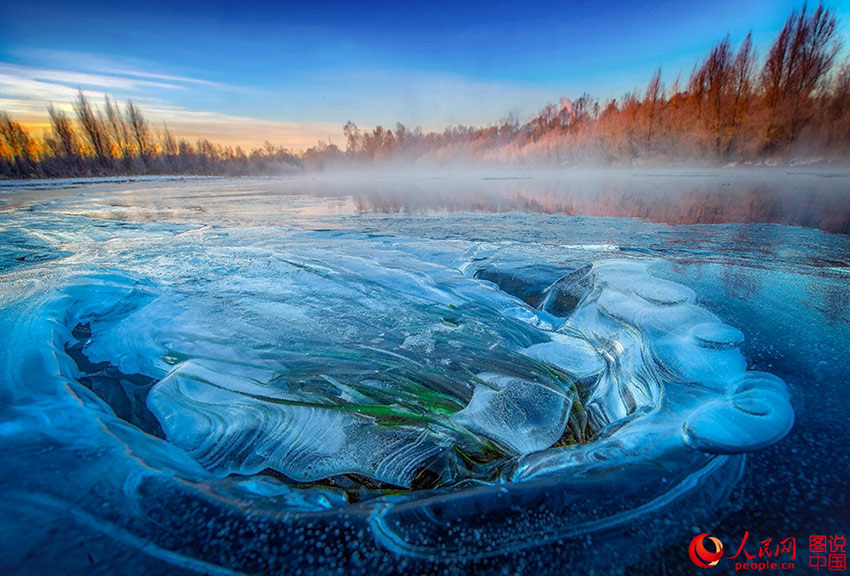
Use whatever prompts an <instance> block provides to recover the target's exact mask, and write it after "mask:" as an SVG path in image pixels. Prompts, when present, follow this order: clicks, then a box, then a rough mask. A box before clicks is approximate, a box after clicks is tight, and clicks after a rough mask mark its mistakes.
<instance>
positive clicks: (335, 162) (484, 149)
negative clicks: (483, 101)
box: [0, 4, 850, 178]
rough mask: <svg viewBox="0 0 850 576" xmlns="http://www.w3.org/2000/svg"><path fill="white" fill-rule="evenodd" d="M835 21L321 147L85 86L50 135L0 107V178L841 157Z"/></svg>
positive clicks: (841, 87)
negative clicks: (615, 84) (188, 134)
mask: <svg viewBox="0 0 850 576" xmlns="http://www.w3.org/2000/svg"><path fill="white" fill-rule="evenodd" d="M840 50H841V39H840V37H839V36H838V33H837V27H836V18H835V15H834V13H833V12H832V11H830V10H829V9H827V8H825V7H824V6H823V5H822V4H821V5H818V7H817V8H816V9H815V10H814V11H812V12H810V11H808V9H807V6H806V5H805V4H804V5H803V7H802V9H800V10H798V11H794V12H793V13H792V14H791V15H790V16H789V17H788V19H787V20H786V22H785V25H784V27H783V28H782V30H781V31H780V32H779V34H778V36H777V37H776V39H775V40H774V41H773V43H772V44H771V45H770V46H769V48H768V50H767V52H766V54H765V56H764V58H763V59H760V58H759V56H758V53H757V49H756V47H755V46H754V45H753V42H752V37H751V36H750V35H748V36H747V37H746V38H745V39H744V40H743V41H742V42H741V44H740V45H738V46H736V47H733V46H732V44H731V42H730V40H729V37H728V36H727V37H726V38H724V39H722V40H721V41H720V42H718V43H717V45H715V46H714V47H713V48H712V49H711V51H710V52H709V54H708V55H707V56H706V57H705V58H704V59H703V60H702V61H701V62H699V63H698V64H697V65H696V66H694V69H693V71H692V72H691V74H690V77H689V78H688V79H687V81H686V82H685V81H682V80H681V78H677V79H676V80H675V82H674V83H673V84H672V86H670V87H666V86H665V85H664V84H663V83H662V81H661V69H660V68H658V69H657V70H656V71H655V73H654V74H653V76H652V78H651V79H650V81H649V84H648V85H647V87H646V89H645V90H644V91H643V92H642V93H637V92H631V93H627V94H626V95H624V96H623V97H621V98H619V99H612V100H609V101H606V102H600V101H599V100H598V99H596V98H594V97H592V96H590V95H589V94H586V93H585V94H583V95H581V96H580V97H579V98H577V99H575V100H574V101H571V100H568V99H566V98H562V99H561V101H560V103H559V104H558V105H555V104H547V105H546V106H544V107H543V109H541V110H540V112H539V113H538V114H536V115H535V117H534V118H532V119H531V120H530V121H529V122H527V123H524V124H522V123H520V122H519V120H518V119H517V118H516V116H513V115H512V116H508V117H507V118H505V119H503V120H501V121H499V122H497V123H494V124H492V125H490V126H485V127H469V126H452V127H449V128H446V129H445V130H444V131H442V132H427V133H426V132H424V131H423V130H422V129H421V128H415V129H409V128H407V127H406V126H404V125H403V124H401V123H397V124H396V125H395V127H394V128H393V129H386V128H384V127H382V126H377V127H375V128H373V129H371V130H361V129H360V128H359V127H358V126H357V125H356V124H354V123H353V122H348V123H347V124H346V125H345V126H344V127H343V132H344V134H345V139H346V142H345V149H341V148H339V147H338V146H336V145H335V144H333V143H329V142H319V143H318V144H316V145H315V146H313V147H311V148H309V149H308V150H306V151H305V152H303V153H302V154H300V156H299V155H296V154H294V153H292V152H290V151H289V150H287V149H285V148H282V147H280V146H273V145H272V144H270V143H268V142H267V143H266V144H265V146H263V147H262V148H259V149H255V150H251V151H250V152H248V153H246V152H245V151H243V150H242V149H241V148H240V147H235V148H234V147H231V146H221V145H219V144H215V143H212V142H210V141H208V140H206V139H199V140H197V141H195V142H191V141H189V140H186V139H182V138H181V139H176V138H174V137H173V136H172V135H171V133H170V132H169V130H168V127H167V126H165V125H163V128H162V130H159V131H157V130H154V129H153V128H152V127H151V125H150V124H149V123H148V121H147V120H146V119H145V117H144V115H143V114H142V112H141V110H140V109H139V108H138V106H136V105H134V104H133V103H132V102H128V103H127V104H126V105H125V106H124V107H123V108H122V107H121V106H120V105H119V104H118V103H117V102H116V101H115V100H114V99H112V100H111V99H110V98H109V97H108V96H107V97H106V98H105V101H104V107H103V109H101V108H99V107H98V106H96V105H94V104H93V103H92V102H90V101H89V100H88V99H87V98H86V96H85V95H84V94H83V93H82V92H80V93H79V94H78V96H77V99H76V100H75V102H74V103H73V111H74V118H72V117H71V116H70V115H69V114H67V113H65V112H63V111H61V110H57V109H55V108H54V107H53V106H50V107H49V109H48V116H49V119H50V131H49V133H48V134H47V135H46V136H45V137H44V138H42V139H35V138H33V137H31V136H30V135H29V133H28V132H27V131H26V130H25V129H24V128H23V126H22V125H21V124H19V123H17V122H14V121H13V120H12V119H11V118H9V117H8V115H6V114H4V113H2V112H0V177H4V176H5V177H13V178H26V177H63V176H94V175H116V174H227V175H248V174H269V173H280V172H281V171H287V170H300V169H302V168H304V169H308V170H322V169H325V168H331V167H340V166H343V167H344V166H355V165H372V164H391V163H405V164H406V163H410V162H414V163H416V162H421V163H427V164H447V163H463V162H471V161H474V162H484V163H488V162H489V163H494V164H509V165H510V164H514V165H524V164H527V165H555V166H562V165H571V164H600V165H635V164H642V163H652V164H676V163H685V162H688V163H693V162H697V163H709V164H717V163H723V164H725V163H756V162H762V161H788V160H792V159H794V158H806V159H818V158H820V159H824V160H831V159H839V160H846V159H847V158H848V157H850V58H848V59H845V60H844V62H843V63H839V62H837V58H838V54H839V53H840Z"/></svg>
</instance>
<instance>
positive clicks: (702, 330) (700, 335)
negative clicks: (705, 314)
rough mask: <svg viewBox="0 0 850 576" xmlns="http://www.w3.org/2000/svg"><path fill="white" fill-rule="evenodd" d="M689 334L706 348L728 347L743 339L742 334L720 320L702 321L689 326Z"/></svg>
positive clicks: (737, 343)
mask: <svg viewBox="0 0 850 576" xmlns="http://www.w3.org/2000/svg"><path fill="white" fill-rule="evenodd" d="M691 334H693V336H694V338H696V339H697V340H698V341H699V344H700V346H703V347H706V348H729V347H733V346H737V345H739V344H740V343H741V342H743V341H744V334H743V333H742V332H741V331H740V330H738V329H737V328H735V327H733V326H729V325H728V324H723V323H720V322H704V323H702V324H697V325H696V326H694V327H693V328H691Z"/></svg>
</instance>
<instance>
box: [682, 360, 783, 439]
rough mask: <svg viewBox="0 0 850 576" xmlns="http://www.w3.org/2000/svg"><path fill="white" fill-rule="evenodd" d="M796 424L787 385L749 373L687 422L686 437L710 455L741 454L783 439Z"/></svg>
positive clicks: (707, 403) (694, 413)
mask: <svg viewBox="0 0 850 576" xmlns="http://www.w3.org/2000/svg"><path fill="white" fill-rule="evenodd" d="M793 423H794V412H793V411H792V409H791V405H790V404H789V402H788V392H787V391H786V389H785V384H784V383H783V382H782V381H781V380H780V379H779V378H776V377H775V376H772V375H770V374H765V373H763V372H748V373H747V374H745V375H744V376H743V377H742V378H741V380H740V383H739V384H737V385H736V386H735V387H734V388H733V389H732V390H731V392H730V393H729V394H728V395H727V396H724V397H722V398H716V399H714V400H711V401H709V402H706V403H705V404H703V405H702V406H700V407H699V408H697V409H696V410H694V411H693V412H692V413H691V414H690V415H689V416H688V418H687V420H686V421H685V425H684V433H685V440H686V441H687V442H688V444H690V445H691V446H693V447H694V448H697V449H698V450H702V451H703V452H708V453H710V454H741V453H744V452H752V451H753V450H758V449H760V448H764V447H765V446H769V445H771V444H773V443H775V442H776V441H778V440H779V439H781V438H782V437H783V436H785V434H787V433H788V431H789V430H790V429H791V426H792V425H793Z"/></svg>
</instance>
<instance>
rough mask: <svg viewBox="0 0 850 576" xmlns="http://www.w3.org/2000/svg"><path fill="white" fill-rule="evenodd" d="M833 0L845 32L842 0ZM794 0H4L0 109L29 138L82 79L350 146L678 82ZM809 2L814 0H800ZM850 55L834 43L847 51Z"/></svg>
mask: <svg viewBox="0 0 850 576" xmlns="http://www.w3.org/2000/svg"><path fill="white" fill-rule="evenodd" d="M826 5H827V7H829V8H831V9H833V10H834V11H835V12H836V14H837V15H838V17H839V30H840V33H841V35H842V36H843V37H844V38H845V39H846V40H848V41H850V33H848V32H850V26H848V21H850V0H838V1H834V2H833V3H832V4H830V3H827V4H826ZM801 6H802V2H801V1H796V0H793V1H792V0H747V1H746V2H742V1H740V0H716V1H711V2H706V1H705V0H701V1H690V0H675V1H670V0H659V1H656V2H652V3H648V2H625V1H616V0H612V1H608V2H585V1H576V0H560V1H557V0H549V1H547V2H536V1H524V2H505V1H502V0H490V1H487V2H483V1H481V2H460V1H457V2H445V1H443V0H431V1H427V2H415V3H414V2H410V3H405V2H401V1H394V2H351V1H350V2H341V3H333V2H322V1H306V2H304V1H302V2H298V3H291V2H287V1H278V2H269V3H268V4H265V3H253V2H250V1H243V2H220V1H216V0H208V1H205V2H193V1H188V2H179V1H174V0H171V1H170V2H165V1H159V0H156V1H152V2H145V3H133V2H115V1H114V0H113V1H111V2H74V1H72V0H64V1H42V0H26V1H21V0H14V1H8V0H0V111H5V112H7V113H8V114H9V115H10V116H12V118H13V119H16V120H19V121H22V122H24V123H25V124H27V125H28V126H29V127H30V129H32V130H34V131H35V132H36V133H39V132H40V131H41V129H43V128H44V127H46V121H47V118H46V107H47V105H48V104H50V103H53V104H54V105H55V106H56V107H57V108H63V109H66V110H69V111H70V110H71V102H72V100H73V99H74V97H75V95H76V93H77V91H78V90H83V91H84V92H85V93H86V94H87V95H89V96H91V97H92V98H94V99H96V101H97V102H102V100H103V95H104V93H109V95H110V96H113V97H115V98H117V99H118V100H119V101H126V100H132V101H133V102H135V103H136V104H138V105H140V107H141V108H142V110H143V112H144V113H145V115H146V117H147V118H148V119H149V120H151V121H152V122H153V123H155V124H156V125H157V126H160V125H161V124H162V123H163V122H165V123H167V124H168V126H169V129H170V130H171V131H172V132H174V133H175V134H178V135H181V136H185V137H190V138H194V137H206V138H209V139H210V140H213V141H217V142H221V143H225V144H234V145H235V144H240V145H243V146H246V147H248V148H250V147H252V146H259V145H261V144H262V142H263V141H265V140H269V141H271V142H273V143H275V144H281V145H284V146H287V147H289V148H292V149H294V150H299V149H301V150H303V149H305V148H307V147H309V146H311V145H313V144H314V143H316V141H317V140H325V141H332V142H333V143H336V144H337V145H340V146H343V144H344V138H343V135H342V125H343V124H344V123H345V122H346V121H349V120H351V121H353V122H355V123H357V124H358V125H359V126H361V127H372V126H375V125H378V124H381V125H383V126H388V127H392V126H394V125H395V123H396V122H402V123H404V124H406V125H407V126H408V127H415V126H421V127H422V128H423V129H425V130H442V129H443V128H444V127H446V126H448V125H453V124H465V125H476V126H481V125H486V124H490V123H493V122H496V121H498V120H499V119H500V118H504V117H506V116H507V115H508V114H511V113H513V114H516V115H517V116H518V117H519V119H520V120H522V121H525V120H528V119H530V117H531V116H532V115H533V114H534V113H535V112H536V111H538V110H539V109H540V108H542V107H543V106H544V105H546V104H547V103H557V102H558V100H559V98H560V97H562V96H564V97H568V98H573V99H574V98H577V97H578V96H580V95H581V94H582V93H583V92H588V93H590V94H591V95H593V96H595V97H598V98H600V99H603V100H604V99H609V98H616V97H620V96H622V95H623V94H624V93H626V92H628V91H634V90H642V89H643V87H644V86H645V85H646V84H647V81H648V80H649V78H650V76H651V75H652V73H653V71H654V70H655V69H656V68H657V67H658V66H661V68H662V72H663V75H662V79H663V80H664V81H665V82H666V83H667V84H671V83H672V82H673V81H674V80H675V79H676V76H677V75H679V74H681V76H682V79H683V81H686V80H687V76H688V75H689V73H690V72H691V70H692V68H693V66H694V64H696V63H697V62H699V61H700V60H702V59H703V58H704V57H705V56H706V55H707V54H708V52H709V50H710V49H711V47H712V46H713V45H715V44H716V43H717V42H718V41H720V40H722V39H723V37H724V36H725V35H726V34H729V36H730V40H731V41H732V43H733V44H737V43H739V42H740V41H741V40H742V39H743V38H744V36H745V35H746V34H747V33H748V32H750V31H752V33H753V39H754V42H755V44H756V46H757V48H758V49H759V53H760V55H762V56H763V55H764V54H765V52H766V51H767V49H768V47H769V44H770V42H771V41H772V40H773V38H774V37H775V36H776V34H777V33H778V32H779V30H780V29H781V28H782V25H783V24H784V22H785V20H786V18H787V17H788V16H789V15H790V13H791V12H792V10H795V9H799V8H800V7H801ZM810 9H811V7H810ZM846 52H847V50H846V49H845V54H846Z"/></svg>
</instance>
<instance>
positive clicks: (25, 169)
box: [0, 112, 36, 178]
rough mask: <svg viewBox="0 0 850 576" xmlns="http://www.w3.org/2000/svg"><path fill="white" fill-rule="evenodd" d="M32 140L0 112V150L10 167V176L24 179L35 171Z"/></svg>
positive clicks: (17, 124) (15, 123)
mask: <svg viewBox="0 0 850 576" xmlns="http://www.w3.org/2000/svg"><path fill="white" fill-rule="evenodd" d="M32 144H33V143H32V140H31V139H30V137H29V134H28V133H27V131H26V130H24V127H23V126H21V125H20V124H19V123H17V122H13V121H12V119H11V118H9V116H7V115H6V114H4V113H2V112H0V150H2V152H3V156H4V157H5V160H6V161H7V162H8V163H9V166H10V169H11V170H10V174H9V175H10V176H13V177H15V178H26V177H27V176H31V175H32V174H33V173H34V172H35V171H36V166H35V161H36V158H34V155H33V152H32V147H33V146H32Z"/></svg>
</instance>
